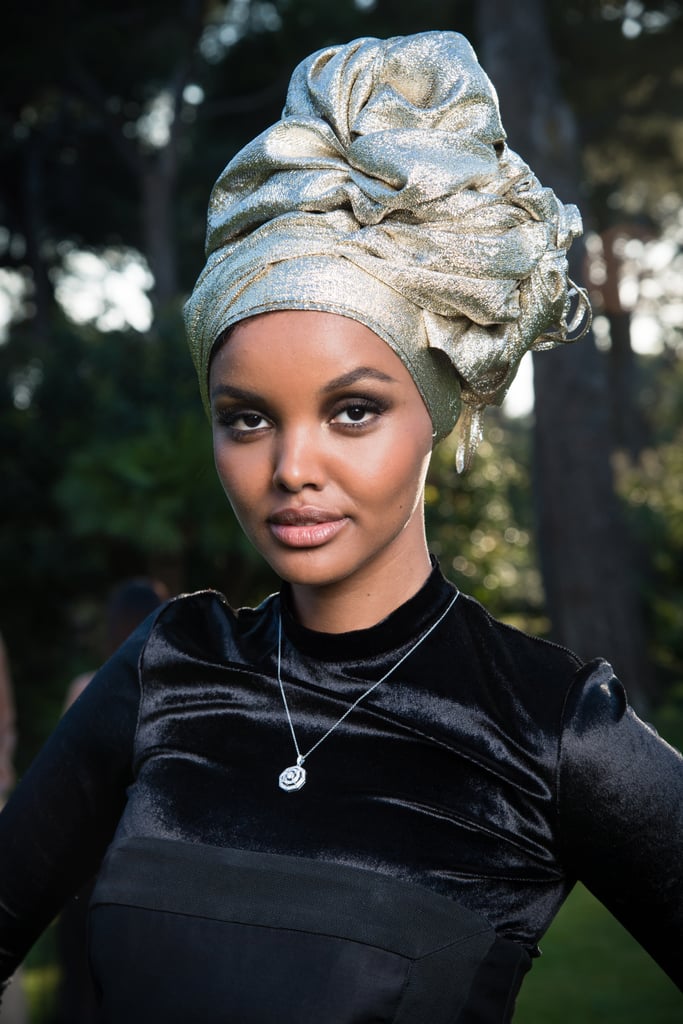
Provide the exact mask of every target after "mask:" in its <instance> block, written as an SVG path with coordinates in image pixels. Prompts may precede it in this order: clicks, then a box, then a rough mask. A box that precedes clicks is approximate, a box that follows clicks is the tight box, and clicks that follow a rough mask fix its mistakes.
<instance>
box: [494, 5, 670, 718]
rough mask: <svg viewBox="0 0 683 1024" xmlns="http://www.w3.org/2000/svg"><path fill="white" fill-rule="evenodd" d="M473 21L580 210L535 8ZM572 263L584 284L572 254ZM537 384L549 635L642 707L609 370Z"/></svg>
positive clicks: (519, 125)
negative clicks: (610, 672) (614, 469)
mask: <svg viewBox="0 0 683 1024" xmlns="http://www.w3.org/2000/svg"><path fill="white" fill-rule="evenodd" d="M477 14H478V22H477V23H478V31H479V35H480V38H481V40H482V60H483V64H484V66H485V67H486V69H487V70H488V72H489V74H490V75H491V77H492V78H493V80H494V82H495V83H496V84H497V87H498V89H499V92H500V95H501V104H502V113H503V120H504V123H505V124H506V126H507V130H508V134H509V139H510V144H511V145H512V147H513V148H514V149H516V150H518V151H519V152H520V153H521V154H522V155H523V156H524V158H525V159H526V160H528V162H529V163H530V164H531V165H532V166H533V168H534V171H535V172H536V173H537V174H538V176H539V178H540V179H541V181H543V182H544V183H545V184H547V185H549V186H551V187H552V188H554V189H555V191H556V192H557V193H558V194H559V195H560V196H561V197H562V199H563V200H564V201H565V202H567V201H578V200H579V198H580V196H579V185H578V183H579V167H578V152H579V148H578V140H577V131H576V124H575V120H574V116H573V114H572V112H571V110H570V108H569V106H568V105H567V102H566V100H565V99H564V97H563V95H562V92H561V89H560V87H559V83H558V74H557V66H556V62H555V58H554V54H553V47H552V43H551V40H550V37H549V34H548V29H547V23H546V19H545V16H544V9H543V4H542V0H524V2H519V3H517V4H516V5H515V6H514V8H513V9H510V8H509V7H508V6H507V5H504V4H502V3H501V2H500V0H478V4H477ZM571 259H572V262H573V275H574V277H575V279H578V280H581V277H582V266H581V262H582V261H581V255H580V246H579V245H576V246H575V247H573V250H572V254H571ZM534 384H535V396H536V400H535V458H536V480H535V485H536V488H535V489H536V502H537V511H538V533H539V540H540V554H541V563H542V566H543V576H544V581H545V587H546V595H547V599H548V605H549V610H550V615H551V619H552V623H553V635H554V636H555V637H556V638H557V639H558V640H559V641H560V642H562V643H564V644H566V645H567V646H568V647H570V648H572V649H573V650H575V651H577V652H578V653H579V654H581V655H583V656H584V657H587V658H589V657H595V656H596V655H602V656H604V657H607V658H610V660H612V662H613V664H614V665H615V668H616V670H617V672H618V673H619V674H620V675H621V677H622V679H623V680H624V682H625V683H626V684H627V686H628V689H629V691H630V693H631V697H632V699H633V700H635V702H636V703H638V702H640V703H641V704H642V702H643V700H644V695H645V694H646V693H647V692H648V690H649V689H650V679H651V673H650V670H649V664H648V660H647V656H646V649H645V642H644V632H643V628H642V617H641V610H640V607H639V604H638V600H637V590H636V580H635V574H634V567H633V565H632V550H631V547H630V545H629V542H628V538H627V537H626V535H625V533H624V530H623V528H622V524H621V518H620V512H619V507H618V504H617V501H616V496H615V492H614V487H613V483H612V474H611V467H610V458H611V454H612V450H613V440H612V435H611V432H610V422H609V402H608V399H607V387H606V375H605V365H604V360H602V359H601V357H600V354H599V353H598V351H597V349H596V348H595V345H594V344H591V343H590V341H584V342H583V343H582V344H578V345H574V346H572V345H568V346H566V347H564V348H563V349H562V350H561V351H559V352H556V353H554V354H553V356H552V359H550V358H548V356H547V355H545V354H539V355H536V356H534Z"/></svg>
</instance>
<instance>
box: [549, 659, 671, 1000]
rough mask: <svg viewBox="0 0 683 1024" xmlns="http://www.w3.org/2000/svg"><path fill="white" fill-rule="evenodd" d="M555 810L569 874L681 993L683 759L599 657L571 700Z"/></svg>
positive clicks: (578, 681)
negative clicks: (630, 700)
mask: <svg viewBox="0 0 683 1024" xmlns="http://www.w3.org/2000/svg"><path fill="white" fill-rule="evenodd" d="M559 813H560V823H559V824H560V835H561V840H562V843H563V849H564V858H565V863H566V864H567V866H568V869H569V870H570V872H571V873H572V874H574V875H575V876H576V877H577V878H579V879H580V880H581V881H582V882H583V883H584V884H585V885H586V887H587V888H588V889H590V890H591V892H592V893H593V894H594V895H595V896H596V897H597V898H598V899H599V900H600V901H601V902H602V903H604V904H605V906H606V907H607V908H608V909H609V910H610V911H611V912H612V913H613V914H614V916H615V917H616V918H617V919H618V920H619V921H620V922H621V923H622V924H623V925H624V926H625V927H626V928H627V929H628V930H629V931H630V932H631V933H632V935H633V936H634V937H635V938H636V939H637V940H638V942H640V944H641V945H642V946H643V947H644V948H645V949H646V950H647V951H648V952H649V953H650V954H651V956H652V957H654V959H655V960H656V961H657V962H658V963H659V965H660V966H661V967H662V968H663V970H665V971H666V972H667V974H668V975H669V976H670V977H671V978H672V980H673V981H674V982H675V983H676V984H677V985H678V986H679V987H680V988H683V758H682V757H681V755H680V754H679V753H678V752H677V751H676V750H674V749H673V747H670V746H669V745H668V744H667V743H665V742H664V741H663V740H662V739H661V738H660V737H659V736H658V735H657V733H656V732H655V731H654V730H653V729H651V728H650V727H649V726H648V725H646V724H645V723H643V722H642V721H641V720H640V719H639V718H638V717H637V715H635V713H634V712H633V710H632V709H631V708H630V707H629V706H628V702H627V699H626V694H625V692H624V689H623V687H622V685H621V683H619V681H618V680H617V679H615V677H614V674H613V671H612V668H611V666H610V665H608V664H607V663H606V662H603V661H599V662H592V663H590V664H589V665H586V666H585V667H584V668H583V669H581V671H580V672H579V674H578V676H577V679H576V680H575V682H574V685H573V687H572V689H571V691H570V693H569V696H568V700H567V703H566V708H565V726H564V732H563V736H562V743H561V750H560V761H559Z"/></svg>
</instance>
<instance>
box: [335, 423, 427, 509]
mask: <svg viewBox="0 0 683 1024" xmlns="http://www.w3.org/2000/svg"><path fill="white" fill-rule="evenodd" d="M429 442H431V429H430V431H429ZM429 442H428V443H426V444H425V443H422V442H421V440H416V438H415V437H414V436H405V437H403V438H400V439H398V440H396V441H395V442H394V443H393V444H391V445H387V446H386V447H385V446H381V447H380V446H374V447H370V449H369V450H368V451H367V452H366V453H364V457H363V458H360V459H358V460H357V461H356V462H355V463H354V466H353V471H352V472H351V473H350V474H349V486H350V488H351V489H352V490H356V492H362V494H363V497H364V498H365V500H366V501H368V502H370V503H372V504H375V503H376V504H380V505H383V506H384V507H385V508H386V510H387V511H389V510H390V508H391V506H392V504H394V503H396V504H397V505H400V506H401V507H404V506H405V505H406V504H407V503H408V504H411V505H412V504H413V503H414V500H415V498H416V497H419V495H420V494H421V493H422V489H423V487H424V481H425V476H426V473H427V468H428V466H429V460H430V457H431V443H429Z"/></svg>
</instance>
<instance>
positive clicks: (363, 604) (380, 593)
mask: <svg viewBox="0 0 683 1024" xmlns="http://www.w3.org/2000/svg"><path fill="white" fill-rule="evenodd" d="M431 570H432V564H431V561H430V559H429V553H428V551H427V548H426V545H425V547H424V550H423V551H420V552H419V553H417V554H416V557H415V558H414V559H412V561H411V563H410V564H406V560H405V559H404V558H401V559H391V560H389V561H388V563H387V564H386V565H385V566H383V567H382V570H381V571H377V568H376V567H373V570H372V571H370V572H365V573H364V572H362V571H358V572H356V573H354V574H353V575H352V576H350V577H348V578H346V579H342V580H338V581H335V582H334V583H328V584H325V585H323V586H309V585H303V584H292V586H291V594H292V602H293V606H294V614H295V616H296V618H297V620H298V621H299V622H300V623H301V625H302V626H305V627H306V628H307V629H312V630H315V631H316V632H320V633H348V632H352V631H353V630H358V629H369V628H370V627H371V626H374V625H376V624H377V623H378V622H381V621H382V619H385V618H386V617H387V615H390V614H391V612H393V611H395V609H396V608H398V607H399V606H400V605H402V604H404V602H405V601H407V600H409V599H410V598H411V597H413V596H414V595H415V594H416V593H417V592H418V590H420V588H421V587H422V586H423V585H424V583H425V581H426V579H427V577H428V576H429V574H430V572H431Z"/></svg>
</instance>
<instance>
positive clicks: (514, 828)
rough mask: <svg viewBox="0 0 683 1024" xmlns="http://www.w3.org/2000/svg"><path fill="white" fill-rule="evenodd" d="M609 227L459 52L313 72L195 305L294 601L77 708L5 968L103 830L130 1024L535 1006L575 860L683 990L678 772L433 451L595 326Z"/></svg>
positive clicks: (1, 922)
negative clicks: (448, 541) (466, 580)
mask: <svg viewBox="0 0 683 1024" xmlns="http://www.w3.org/2000/svg"><path fill="white" fill-rule="evenodd" d="M579 230H580V222H579V219H578V214H577V213H576V211H575V210H574V209H573V208H568V207H563V206H562V204H560V203H559V202H558V200H557V199H556V198H555V196H554V195H553V194H552V192H550V191H549V190H547V189H543V188H542V187H541V186H540V185H539V184H538V182H537V181H536V179H535V178H534V177H533V175H531V173H530V171H529V170H528V168H527V167H526V166H525V165H524V164H523V163H522V162H521V160H520V159H519V158H518V157H516V156H515V155H514V154H512V153H511V152H510V151H509V150H508V149H507V147H506V146H505V143H504V135H503V131H502V127H501V125H500V121H499V117H498V109H497V104H496V99H495V94H494V92H493V89H492V87H491V85H490V83H489V82H488V80H487V79H486V77H485V75H484V74H483V72H482V70H481V68H480V67H479V65H478V64H477V62H476V58H475V57H474V54H473V52H472V50H471V49H470V47H469V45H468V44H467V43H466V41H465V40H464V39H463V38H462V37H460V36H458V35H455V34H453V33H425V34H422V35H419V36H413V37H409V38H405V39H393V40H389V41H387V42H382V41H379V40H373V39H365V40H357V41H355V42H354V43H351V44H349V45H348V46H343V47H332V48H329V49H327V50H325V51H321V52H320V53H318V54H314V55H313V56H312V57H311V58H309V59H308V60H307V61H305V62H304V63H303V64H302V65H301V66H300V67H299V68H298V69H297V70H296V71H295V73H294V76H293V78H292V83H291V85H290V90H289V94H288V98H287V106H286V108H285V112H284V115H283V119H282V120H281V121H280V122H279V123H278V124H277V125H275V126H274V127H273V128H271V129H269V130H268V131H267V132H265V133H264V134H263V135H262V136H260V137H259V138H258V139H256V140H255V141H254V142H253V143H252V144H251V145H249V146H247V147H246V149H245V150H243V151H242V153H240V154H238V156H237V157H236V158H235V159H234V160H233V161H232V162H231V164H229V165H228V167H227V168H226V170H225V171H224V172H223V174H222V175H221V177H220V178H219V181H218V183H217V185H216V187H215V189H214V192H213V194H212V199H211V204H210V210H209V228H208V236H207V239H208V252H209V256H208V260H207V265H206V268H205V270H204V272H203V274H202V275H201V277H200V279H199V281H198V282H197V285H196V287H195V291H194V293H193V295H192V297H191V299H190V301H189V303H188V307H187V325H188V334H189V338H190V345H191V348H192V352H193V356H194V358H195V362H196V365H197V369H198V373H199V382H200V388H201V391H202V395H203V398H204V401H205V404H206V406H207V409H208V411H209V413H210V416H211V419H212V424H213V436H214V449H215V459H216V466H217V469H218V474H219V476H220V479H221V481H222V483H223V486H224V488H225V491H226V494H227V496H228V498H229V500H230V502H231V504H232V506H233V509H234V511H235V514H236V515H237V517H238V519H239V521H240V523H241V524H242V527H243V528H244V530H245V533H246V534H247V536H248V537H249V538H250V539H251V540H252V542H253V543H254V544H255V546H256V547H257V548H258V550H259V551H260V552H261V553H262V554H263V556H264V557H265V558H266V559H267V560H268V562H269V563H270V564H271V565H272V566H273V567H274V568H275V570H276V571H277V572H278V573H279V574H280V575H281V577H282V579H283V581H284V582H283V587H282V590H281V592H280V594H279V595H273V596H271V597H270V598H268V599H267V600H266V601H264V603H263V604H262V605H260V606H259V607H258V608H256V609H242V610H241V611H240V612H238V613H235V612H233V611H232V610H231V609H230V608H229V606H228V605H227V603H226V601H225V599H224V598H223V597H222V596H221V595H218V594H216V593H213V592H203V593H199V594H195V595H189V596H185V597H181V598H178V599H176V600H174V601H171V602H169V603H168V604H166V605H165V606H164V608H163V609H162V610H161V611H160V612H159V613H157V614H155V615H154V616H152V617H151V619H149V620H148V621H147V622H146V623H145V624H144V625H143V626H142V627H141V628H140V629H138V630H137V632H136V633H135V634H134V635H133V636H132V637H131V638H130V639H129V640H128V641H127V642H126V643H125V644H124V645H123V647H122V648H121V649H120V651H119V652H118V654H116V655H115V656H114V658H113V659H111V660H110V661H109V662H108V663H107V665H105V667H104V668H103V669H102V670H101V671H100V673H98V676H97V677H96V678H95V680H93V682H92V683H91V684H90V686H89V687H88V688H87V690H86V692H85V693H84V694H83V696H82V697H81V698H80V699H79V700H78V701H77V702H76V704H75V705H74V707H73V708H72V709H71V711H70V712H69V714H68V715H67V716H66V717H65V719H64V721H63V723H62V725H61V726H60V728H59V730H58V732H57V734H56V735H55V737H54V738H53V740H52V741H51V742H50V743H49V744H48V745H47V747H46V749H45V750H44V752H43V753H42V755H41V757H40V758H39V759H38V761H37V763H36V765H35V766H34V768H33V769H32V771H31V773H29V775H28V776H27V778H26V779H25V780H24V782H23V784H22V787H21V790H20V792H19V793H18V794H17V796H16V798H15V799H14V801H13V802H12V803H11V804H10V806H9V807H8V809H7V810H6V812H5V815H4V818H3V821H2V835H1V837H0V838H1V845H0V851H1V852H0V878H1V879H2V900H1V906H2V908H3V909H2V914H1V917H0V946H1V947H2V949H3V950H4V951H5V952H4V953H3V957H2V961H1V962H2V970H3V973H4V975H7V974H9V972H10V971H11V969H12V968H13V966H14V965H15V964H16V963H17V962H18V961H19V959H20V958H21V956H22V955H23V954H24V953H25V951H26V949H27V948H28V947H29V945H30V943H31V942H32V941H33V940H34V938H35V936H36V935H37V934H38V933H39V931H40V929H41V928H42V927H44V926H45V924H46V923H47V922H48V921H49V920H50V918H51V917H52V916H53V914H54V913H55V912H56V911H57V910H58V908H59V906H60V905H61V904H62V903H63V901H64V899H65V898H66V897H67V896H68V894H69V893H70V892H71V891H74V890H75V889H76V888H77V886H78V885H79V883H80V882H81V881H82V880H83V878H85V877H87V876H88V875H89V873H90V872H91V871H92V870H94V869H95V867H96V865H97V864H98V862H99V860H100V858H101V857H102V855H103V854H104V853H105V851H106V856H105V859H104V864H103V867H102V869H101V871H100V874H99V880H98V883H97V886H96V889H95V893H94V896H93V901H92V904H91V914H90V956H91V962H92V968H93V972H94V976H95V979H96V983H97V985H98V987H99V990H100V995H101V999H102V1004H103V1007H104V1010H105V1012H106V1014H107V1015H108V1017H109V1019H110V1020H112V1021H115V1022H118V1021H126V1022H131V1021H150V1020H163V1021H165V1022H174V1021H183V1022H186V1021H231V1022H239V1024H251V1022H254V1024H256V1022H258V1024H270V1022H275V1021H277V1022H279V1024H282V1022H284V1024H308V1022H311V1024H312V1022H316V1024H319V1022H325V1024H349V1022H352V1021H353V1022H366V1024H369V1022H380V1021H382V1022H389V1021H391V1022H394V1024H398V1022H401V1024H407V1022H413V1024H417V1022H420V1024H424V1022H426V1021H429V1022H430V1024H440V1022H444V1024H445V1022H455V1021H458V1022H465V1021H474V1020H477V1021H486V1022H494V1021H495V1022H500V1021H508V1020H510V1018H511V1015H512V1011H513V1006H514V999H515V995H516V992H517V990H518V988H519V984H520V982H521V979H522V976H523V975H524V973H525V971H526V970H528V968H529V966H530V964H531V959H532V957H533V956H534V955H535V953H536V951H537V949H536V945H537V942H538V940H539V938H540V937H541V935H542V934H543V932H544V931H545V929H546V928H547V927H548V924H549V923H550V921H551V920H552V918H553V916H554V914H555V913H556V911H557V909H558V908H559V906H560V905H561V903H562V901H563V900H564V898H565V897H566V895H567V893H568V892H569V890H570V889H571V887H572V885H573V883H574V881H575V880H576V879H577V878H581V879H582V880H583V881H584V882H585V883H586V884H587V885H588V886H589V887H590V888H591V889H592V890H593V891H594V892H595V893H596V894H597V896H598V897H599V898H600V899H602V900H603V901H604V902H605V904H606V905H607V906H608V907H609V908H610V909H611V910H612V911H613V913H615V914H616V916H617V917H618V918H619V919H620V920H621V921H623V922H624V924H625V925H626V926H627V927H628V928H630V929H631V930H632V932H633V933H634V935H635V936H636V937H637V938H638V939H639V941H640V942H642V944H643V945H644V946H645V947H646V948H647V949H648V950H649V951H650V952H651V953H652V955H653V956H654V957H655V958H656V959H657V960H658V961H659V963H660V964H661V965H662V967H663V968H664V969H665V970H667V971H668V972H669V973H670V975H671V976H672V977H673V978H674V980H676V981H677V982H678V983H679V984H681V983H682V981H683V974H682V972H681V963H682V959H683V958H682V957H681V945H682V942H681V919H682V915H681V887H680V884H679V882H680V862H681V857H680V835H681V829H680V824H679V825H677V824H676V822H677V821H678V822H680V818H681V803H682V799H681V792H682V786H681V778H682V774H683V772H682V765H683V762H682V760H681V758H680V757H679V755H677V754H676V753H675V752H674V751H673V750H672V749H671V748H670V747H668V746H667V745H666V744H665V743H663V742H662V741H661V740H659V739H658V737H657V736H656V735H655V734H654V733H653V732H652V731H651V730H650V729H649V728H648V727H646V726H644V725H643V724H642V723H641V722H639V720H638V719H637V718H636V717H635V716H634V714H633V713H632V711H631V710H630V709H629V708H628V706H627V704H626V700H625V697H624V693H623V690H622V688H621V686H620V685H619V683H618V682H617V681H616V680H615V679H614V678H613V675H612V671H611V669H610V667H609V666H608V665H607V664H606V663H604V662H602V661H596V662H592V663H590V664H588V665H582V664H581V663H580V662H579V660H578V659H577V658H576V657H575V656H574V655H573V654H571V652H569V651H567V650H564V649H563V648H561V647H558V646H555V645H553V644H550V643H546V642H543V641H540V640H537V639H534V638H532V637H529V636H526V635H525V634H522V633H520V632H518V631H515V630H513V629H511V628H509V627H507V626H504V625H502V624H500V623H498V622H496V621H495V620H493V619H492V618H491V617H490V616H489V615H488V614H487V613H486V611H485V610H484V609H483V608H482V607H481V606H480V605H478V604H477V603H476V602H474V601H473V600H471V599H469V598H467V597H466V596H465V595H462V594H459V592H458V591H457V590H456V589H455V588H454V587H453V586H452V584H450V583H448V582H447V581H446V580H445V579H444V578H443V576H442V575H441V574H440V572H439V569H438V566H436V564H435V563H434V562H433V561H431V560H430V558H429V554H428V549H427V544H426V540H425V534H424V525H423V513H422V503H423V488H424V480H425V473H426V470H427V465H428V461H429V456H430V451H431V448H432V445H433V444H434V442H435V440H438V439H439V438H441V437H444V436H445V435H446V434H448V433H449V432H450V430H451V429H452V427H453V426H454V424H455V422H456V420H458V418H460V420H461V424H462V427H461V431H462V432H461V442H460V448H459V462H460V465H461V467H464V466H465V465H466V464H467V462H468V461H469V459H470V458H471V456H472V452H473V449H474V447H475V446H476V441H477V438H478V435H479V432H480V428H481V423H480V421H481V414H482V411H483V409H484V407H485V406H486V405H487V404H490V403H492V402H498V401H500V399H501V398H502V396H503V394H504V393H505V390H506V388H507V386H508V384H509V382H510V380H511V379H512V377H513V375H514V372H515V369H516V367H517V365H518V362H519V360H520V359H521V356H522V354H523V353H524V351H526V350H527V349H528V348H530V347H548V346H552V345H554V344H556V343H558V342H562V341H565V340H567V338H568V334H569V332H570V329H571V325H570V324H569V323H568V319H569V316H570V314H569V306H570V305H571V300H572V299H573V298H574V299H575V301H576V303H577V304H578V307H579V313H583V312H584V310H585V305H586V303H585V297H584V296H583V295H582V293H580V292H578V290H577V289H575V288H574V287H573V286H572V285H571V282H569V281H568V280H567V275H566V250H567V248H568V246H569V244H570V243H571V240H572V237H573V236H574V235H576V234H577V233H578V231H579ZM462 409H464V412H462V415H461V410H462ZM75 852H77V856H76V855H75Z"/></svg>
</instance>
